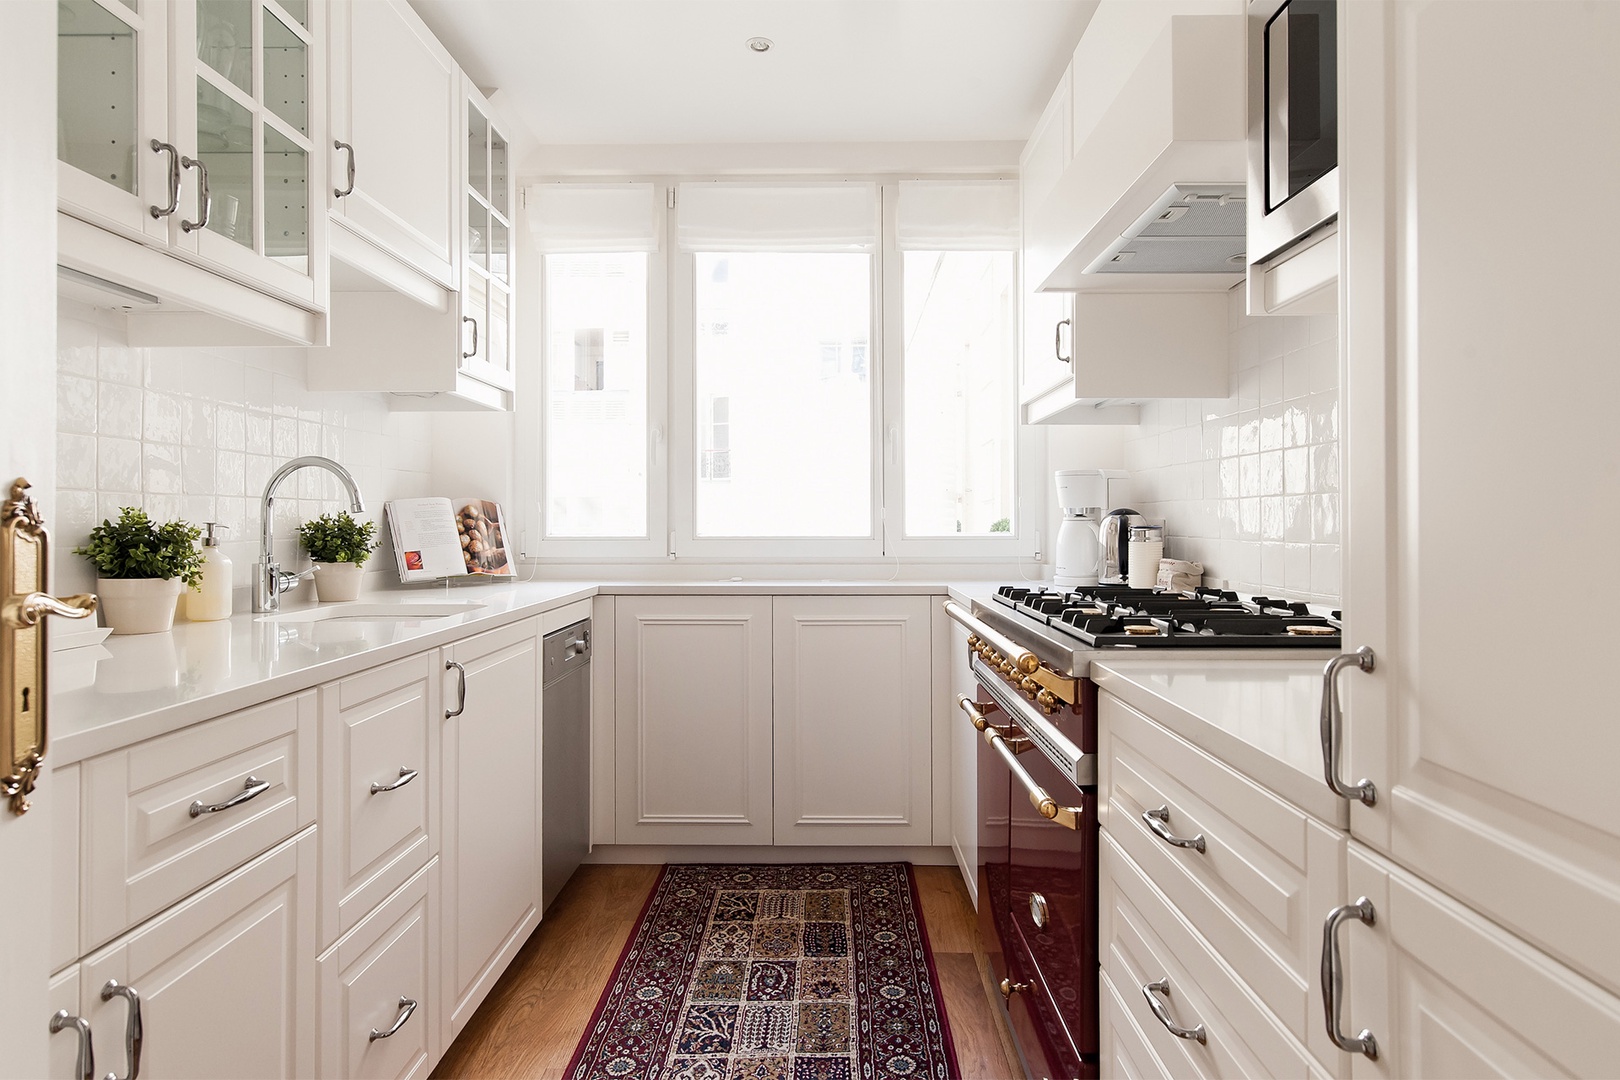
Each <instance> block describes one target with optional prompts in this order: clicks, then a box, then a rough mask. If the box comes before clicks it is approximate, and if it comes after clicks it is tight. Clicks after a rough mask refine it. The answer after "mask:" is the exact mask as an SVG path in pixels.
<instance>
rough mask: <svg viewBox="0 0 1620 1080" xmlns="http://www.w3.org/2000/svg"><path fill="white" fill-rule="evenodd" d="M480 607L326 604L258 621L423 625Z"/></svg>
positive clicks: (470, 603) (469, 603)
mask: <svg viewBox="0 0 1620 1080" xmlns="http://www.w3.org/2000/svg"><path fill="white" fill-rule="evenodd" d="M483 606H484V605H483V604H480V603H477V602H476V601H466V602H462V603H444V604H326V605H322V606H321V607H311V608H302V609H300V610H298V611H282V612H277V613H276V614H273V615H264V616H261V617H260V618H259V620H258V621H259V622H272V623H278V624H280V625H289V624H298V623H323V622H333V621H335V620H338V619H343V620H346V621H353V622H424V621H429V620H432V619H448V618H450V617H452V616H455V615H466V614H468V613H469V612H473V611H477V610H478V609H479V608H481V607H483Z"/></svg>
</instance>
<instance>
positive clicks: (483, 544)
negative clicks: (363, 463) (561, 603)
mask: <svg viewBox="0 0 1620 1080" xmlns="http://www.w3.org/2000/svg"><path fill="white" fill-rule="evenodd" d="M387 516H388V530H389V534H390V535H391V536H392V538H393V541H394V562H395V564H396V565H397V566H398V568H399V580H400V581H403V582H412V581H440V580H443V579H444V578H453V577H486V578H511V577H514V576H516V571H515V570H514V569H513V567H512V562H511V559H510V558H509V556H508V553H507V545H506V524H505V522H504V521H503V520H502V517H501V506H500V504H499V503H495V502H490V501H489V500H488V499H393V500H391V501H390V502H389V503H388V505H387Z"/></svg>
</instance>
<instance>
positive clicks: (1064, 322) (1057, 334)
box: [1052, 319, 1074, 364]
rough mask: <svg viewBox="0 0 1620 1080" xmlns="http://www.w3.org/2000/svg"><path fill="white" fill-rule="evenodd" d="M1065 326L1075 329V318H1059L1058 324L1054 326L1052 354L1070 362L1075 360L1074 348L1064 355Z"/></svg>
mask: <svg viewBox="0 0 1620 1080" xmlns="http://www.w3.org/2000/svg"><path fill="white" fill-rule="evenodd" d="M1065 326H1067V327H1068V328H1069V329H1070V330H1071V331H1072V330H1073V329H1074V320H1073V319H1059V320H1058V324H1057V325H1056V326H1054V327H1053V328H1052V354H1053V355H1054V356H1056V357H1057V358H1058V359H1059V360H1060V361H1062V362H1063V363H1065V364H1069V363H1073V362H1074V350H1073V349H1070V350H1069V355H1068V356H1064V355H1063V328H1064V327H1065Z"/></svg>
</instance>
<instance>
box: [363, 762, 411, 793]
mask: <svg viewBox="0 0 1620 1080" xmlns="http://www.w3.org/2000/svg"><path fill="white" fill-rule="evenodd" d="M415 779H416V770H415V769H407V768H406V767H405V766H403V765H401V766H400V767H399V779H398V780H395V781H394V782H393V783H392V784H372V785H371V793H372V794H373V795H380V794H381V793H382V792H384V791H398V790H399V789H400V788H402V787H404V786H405V785H406V784H408V783H410V782H411V781H412V780H415Z"/></svg>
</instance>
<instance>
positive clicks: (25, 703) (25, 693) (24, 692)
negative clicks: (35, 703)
mask: <svg viewBox="0 0 1620 1080" xmlns="http://www.w3.org/2000/svg"><path fill="white" fill-rule="evenodd" d="M31 693H33V691H32V690H30V689H29V688H28V687H26V686H25V687H23V688H22V699H23V701H22V711H23V712H27V711H28V695H29V694H31Z"/></svg>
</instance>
